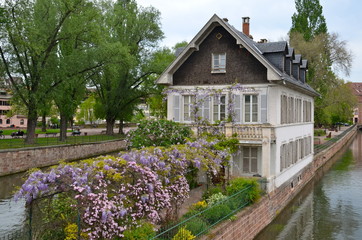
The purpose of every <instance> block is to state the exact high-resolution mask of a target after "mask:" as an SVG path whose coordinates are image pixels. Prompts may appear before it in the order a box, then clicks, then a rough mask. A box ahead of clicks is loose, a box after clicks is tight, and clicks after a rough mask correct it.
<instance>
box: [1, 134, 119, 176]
mask: <svg viewBox="0 0 362 240" xmlns="http://www.w3.org/2000/svg"><path fill="white" fill-rule="evenodd" d="M125 148H126V141H124V140H111V141H105V142H96V143H84V144H76V145H59V146H47V147H36V148H22V149H10V150H0V176H5V175H9V174H13V173H17V172H23V171H26V170H28V169H30V168H40V167H47V166H51V165H55V164H58V163H59V162H60V161H74V160H78V159H84V158H90V157H93V156H96V155H101V154H106V153H110V152H115V151H120V150H123V149H125Z"/></svg>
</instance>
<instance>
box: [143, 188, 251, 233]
mask: <svg viewBox="0 0 362 240" xmlns="http://www.w3.org/2000/svg"><path fill="white" fill-rule="evenodd" d="M250 188H251V186H248V187H246V188H244V189H243V190H241V191H239V192H237V193H235V194H233V195H231V196H229V197H228V198H226V199H224V200H222V201H219V202H217V203H215V204H214V205H212V206H210V207H208V208H206V209H204V210H202V211H200V212H197V213H194V214H192V212H191V214H190V213H189V214H185V215H184V217H183V218H182V219H181V220H180V221H179V222H178V223H174V224H170V225H167V226H165V227H162V228H160V229H159V230H158V233H157V235H156V236H155V237H152V238H150V239H151V240H166V239H173V238H174V237H175V235H177V239H187V238H186V237H187V235H188V234H192V235H193V236H195V237H199V236H201V235H203V234H206V233H207V232H208V231H209V230H210V229H211V228H212V227H214V226H215V225H217V224H218V223H220V222H222V221H224V220H226V219H229V218H230V217H232V216H233V215H235V213H237V212H238V211H240V210H241V209H242V208H244V207H246V206H247V205H249V204H250V203H251V201H250V200H249V199H248V197H247V193H248V190H249V189H250ZM185 230H186V231H185Z"/></svg>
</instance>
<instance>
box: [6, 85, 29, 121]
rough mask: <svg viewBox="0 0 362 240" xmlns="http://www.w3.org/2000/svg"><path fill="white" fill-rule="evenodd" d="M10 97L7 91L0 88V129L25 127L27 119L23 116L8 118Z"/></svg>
mask: <svg viewBox="0 0 362 240" xmlns="http://www.w3.org/2000/svg"><path fill="white" fill-rule="evenodd" d="M11 97H12V95H11V94H9V92H8V91H6V90H5V89H1V88H0V128H6V127H21V128H23V127H26V125H27V122H28V119H27V118H26V116H23V115H13V116H8V113H9V112H10V111H11V101H10V100H11Z"/></svg>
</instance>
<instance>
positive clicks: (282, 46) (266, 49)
mask: <svg viewBox="0 0 362 240" xmlns="http://www.w3.org/2000/svg"><path fill="white" fill-rule="evenodd" d="M256 47H257V48H259V50H260V51H261V52H262V53H263V54H264V53H276V52H284V51H286V49H287V42H285V41H282V42H268V43H256Z"/></svg>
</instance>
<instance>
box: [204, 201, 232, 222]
mask: <svg viewBox="0 0 362 240" xmlns="http://www.w3.org/2000/svg"><path fill="white" fill-rule="evenodd" d="M230 213H231V210H230V208H229V207H228V206H227V205H224V204H220V205H216V206H214V207H211V208H210V209H208V210H207V211H205V212H204V217H205V219H206V220H207V221H208V223H210V224H214V223H216V222H218V221H219V220H221V219H222V218H224V217H225V216H227V215H229V214H230Z"/></svg>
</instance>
